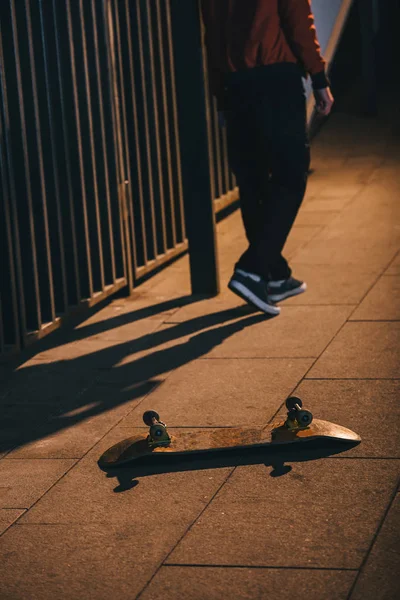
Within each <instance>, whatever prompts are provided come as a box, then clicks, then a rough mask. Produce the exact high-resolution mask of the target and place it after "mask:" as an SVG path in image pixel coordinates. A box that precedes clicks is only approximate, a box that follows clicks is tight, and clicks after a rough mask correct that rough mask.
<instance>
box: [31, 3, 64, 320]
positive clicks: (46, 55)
mask: <svg viewBox="0 0 400 600" xmlns="http://www.w3.org/2000/svg"><path fill="white" fill-rule="evenodd" d="M38 10H39V18H40V30H41V42H42V52H43V76H44V79H45V89H46V101H47V107H46V108H47V111H48V123H49V135H50V148H51V160H52V164H53V178H54V199H55V206H56V214H57V227H56V230H57V235H58V240H59V249H60V252H59V257H58V259H59V264H58V265H57V267H58V268H59V270H60V278H61V285H62V290H61V293H60V296H61V297H62V307H61V308H62V312H65V311H66V310H67V307H68V291H67V277H66V263H65V246H64V236H63V229H62V212H61V204H60V181H59V169H58V159H57V151H56V141H55V131H54V113H53V99H52V86H51V83H50V69H49V49H48V40H47V36H46V30H45V21H44V15H43V0H39V2H38ZM50 258H51V257H50ZM56 304H57V302H56Z"/></svg>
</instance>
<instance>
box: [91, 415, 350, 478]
mask: <svg viewBox="0 0 400 600" xmlns="http://www.w3.org/2000/svg"><path fill="white" fill-rule="evenodd" d="M315 439H325V440H332V439H334V440H337V441H342V442H355V443H357V442H360V441H361V438H360V437H359V436H358V435H357V433H355V432H354V431H351V430H350V429H346V428H345V427H342V426H341V425H336V424H334V423H330V422H329V421H321V420H319V419H313V420H312V423H311V424H310V425H309V426H308V427H306V428H302V429H289V428H288V427H287V425H286V422H285V420H284V419H281V420H280V421H276V422H275V423H272V424H270V425H267V426H266V427H264V428H262V429H261V428H260V429H255V428H250V427H229V428H228V427H226V428H225V427H224V428H219V429H192V430H191V431H182V432H180V431H178V432H176V433H174V434H171V435H170V441H169V442H168V443H166V444H165V445H164V444H163V445H157V446H154V445H152V444H151V443H149V441H148V434H147V433H145V432H143V434H139V435H136V436H134V437H130V438H127V439H125V440H122V441H120V442H118V443H117V444H115V445H114V446H112V447H111V448H109V449H108V450H106V452H104V454H103V455H102V456H101V457H100V459H99V466H101V467H116V466H119V465H123V464H125V463H128V462H131V461H133V460H137V459H140V458H142V457H144V456H150V455H160V454H164V455H165V454H180V455H184V454H191V453H197V452H210V451H213V452H214V451H218V450H227V449H229V448H232V449H233V448H238V447H239V448H252V447H266V446H278V445H283V444H293V443H297V444H298V443H302V442H307V441H311V440H315Z"/></svg>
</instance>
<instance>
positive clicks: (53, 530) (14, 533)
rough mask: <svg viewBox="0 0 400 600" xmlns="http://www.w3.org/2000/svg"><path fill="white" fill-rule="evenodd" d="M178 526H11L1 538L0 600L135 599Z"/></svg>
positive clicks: (176, 536)
mask: <svg viewBox="0 0 400 600" xmlns="http://www.w3.org/2000/svg"><path fill="white" fill-rule="evenodd" d="M182 529H183V527H182V525H179V524H178V523H177V524H176V525H174V526H173V525H171V523H162V526H160V523H159V522H157V520H155V521H153V522H150V523H145V524H140V523H137V522H136V523H129V521H127V522H126V523H124V525H123V526H117V525H115V524H111V523H109V524H102V525H96V524H85V523H82V524H80V525H75V526H74V525H16V526H14V527H12V528H11V529H9V530H8V531H7V532H6V533H5V534H4V535H3V536H2V538H1V544H0V561H1V564H2V576H1V580H0V596H1V598H2V599H4V600H16V599H20V598H29V599H30V600H53V599H54V598H57V599H59V600H81V599H82V598H85V600H86V599H87V600H109V599H110V598H113V599H115V600H117V599H121V600H125V599H126V598H136V597H137V595H138V593H139V592H140V590H141V589H142V588H143V587H144V586H145V584H146V583H147V581H148V580H149V579H150V578H151V576H152V574H153V572H154V571H155V570H156V568H157V567H158V565H159V564H160V563H161V562H162V560H163V558H164V557H165V556H166V555H167V553H168V551H169V550H170V549H171V548H172V547H173V545H174V544H175V543H176V542H177V540H178V539H179V536H180V535H182Z"/></svg>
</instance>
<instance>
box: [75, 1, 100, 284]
mask: <svg viewBox="0 0 400 600" xmlns="http://www.w3.org/2000/svg"><path fill="white" fill-rule="evenodd" d="M79 17H80V19H79V22H80V25H81V30H80V35H81V38H82V55H83V72H84V78H85V92H86V93H85V103H86V105H87V120H88V128H89V143H90V153H91V167H92V178H93V186H94V189H93V200H94V216H95V221H96V234H97V251H98V259H99V266H100V285H101V289H102V290H104V259H103V248H102V235H101V225H100V210H99V190H98V184H97V172H96V152H95V148H94V138H93V118H92V101H91V88H90V79H89V69H88V59H87V47H86V27H85V18H84V13H83V6H82V0H79ZM96 258H97V257H96Z"/></svg>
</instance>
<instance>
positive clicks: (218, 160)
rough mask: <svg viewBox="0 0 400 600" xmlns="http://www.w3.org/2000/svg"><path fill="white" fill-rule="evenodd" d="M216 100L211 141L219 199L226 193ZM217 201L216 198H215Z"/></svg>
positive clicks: (213, 109)
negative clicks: (223, 182) (213, 150)
mask: <svg viewBox="0 0 400 600" xmlns="http://www.w3.org/2000/svg"><path fill="white" fill-rule="evenodd" d="M216 105H217V103H216V100H215V98H213V99H212V103H211V107H210V111H211V114H212V134H211V139H212V140H213V141H214V144H213V145H214V148H215V154H214V160H215V187H216V190H217V194H216V196H217V197H218V198H219V197H220V196H222V194H223V193H224V191H225V190H224V188H223V185H222V172H221V168H222V153H221V140H220V131H219V123H218V118H217V109H216ZM214 200H215V198H214Z"/></svg>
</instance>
